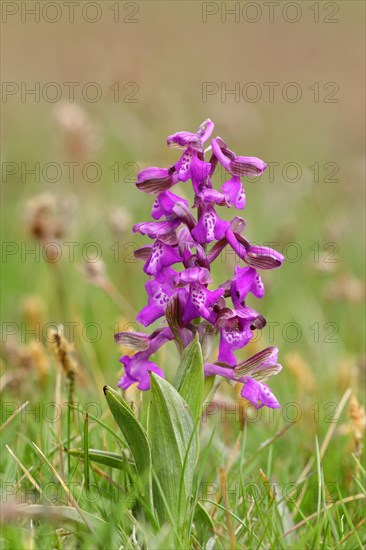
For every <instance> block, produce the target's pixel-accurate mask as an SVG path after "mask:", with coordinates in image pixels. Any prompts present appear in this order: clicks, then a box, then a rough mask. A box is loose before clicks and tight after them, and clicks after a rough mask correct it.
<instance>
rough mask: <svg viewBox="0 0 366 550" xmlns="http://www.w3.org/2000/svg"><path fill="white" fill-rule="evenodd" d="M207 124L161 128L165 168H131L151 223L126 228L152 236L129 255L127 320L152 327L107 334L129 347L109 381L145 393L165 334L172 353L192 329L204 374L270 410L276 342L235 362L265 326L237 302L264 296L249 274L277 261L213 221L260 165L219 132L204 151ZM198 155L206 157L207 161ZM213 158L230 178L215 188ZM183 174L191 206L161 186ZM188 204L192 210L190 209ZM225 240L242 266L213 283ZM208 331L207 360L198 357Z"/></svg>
mask: <svg viewBox="0 0 366 550" xmlns="http://www.w3.org/2000/svg"><path fill="white" fill-rule="evenodd" d="M213 128H214V124H213V122H212V121H211V120H210V119H207V120H205V121H204V122H203V123H202V124H201V126H200V127H199V128H198V130H197V132H195V133H194V132H187V131H181V132H176V133H174V134H171V135H170V136H169V137H168V139H167V143H168V146H169V147H178V148H182V149H183V151H182V153H181V156H180V158H179V159H177V160H176V162H175V163H174V164H173V165H172V166H170V167H169V168H156V167H151V168H146V169H145V170H142V171H141V172H140V173H139V174H138V178H137V183H136V185H137V187H138V189H140V190H141V191H143V192H145V193H148V194H154V195H156V196H155V200H154V203H153V207H152V211H151V217H152V219H153V221H147V222H140V223H137V224H136V225H135V226H134V227H133V231H134V232H135V233H140V234H142V235H146V236H147V237H149V238H150V239H152V244H149V245H146V246H142V247H141V248H139V249H138V250H136V251H135V252H134V254H135V257H136V258H138V259H141V260H143V261H144V267H143V270H144V272H145V273H146V275H147V276H148V280H147V281H146V284H145V289H146V294H147V304H146V305H145V306H144V307H143V308H142V309H141V311H140V312H139V313H138V315H137V317H136V319H137V321H138V322H139V323H141V325H143V326H145V327H147V326H150V325H152V324H153V323H155V322H158V325H157V326H158V327H159V328H158V329H157V330H155V331H154V332H153V333H152V334H151V335H150V336H149V335H147V334H145V333H143V332H138V331H136V332H133V333H131V332H124V333H119V334H118V335H116V337H115V340H116V342H117V343H121V344H123V345H125V346H128V347H130V348H132V349H133V350H134V352H135V354H134V355H132V356H130V355H124V356H123V357H122V358H121V363H122V364H123V365H124V374H123V376H122V378H121V380H120V382H119V386H120V387H121V388H122V389H127V388H128V387H129V386H130V385H132V384H137V385H138V388H139V389H141V390H147V389H149V387H150V372H155V373H156V374H158V375H159V376H162V377H163V376H164V372H163V370H162V369H161V368H160V366H159V365H158V364H157V363H155V362H154V357H153V356H154V353H155V352H156V351H157V350H158V349H159V348H160V347H161V346H162V345H164V344H165V343H166V342H168V341H169V340H174V341H175V343H176V345H177V348H178V349H179V350H180V352H182V351H183V350H184V348H185V347H186V346H187V345H189V343H190V342H191V341H192V340H193V338H194V337H195V335H198V338H199V339H200V343H201V347H202V352H203V357H204V361H205V365H204V372H205V375H206V376H212V375H215V376H220V377H223V378H227V379H229V380H232V381H235V382H238V383H239V384H242V389H241V395H242V397H243V398H245V399H247V400H249V402H250V403H251V404H252V405H253V407H255V408H261V407H263V406H267V407H271V408H277V407H278V406H279V403H278V401H277V399H276V397H275V396H274V395H273V393H272V392H271V390H270V389H269V388H268V386H267V385H266V384H265V383H264V381H265V380H267V378H269V377H270V376H273V375H276V374H278V373H279V372H280V370H281V369H282V367H281V365H280V364H279V363H278V362H277V361H278V350H277V348H274V347H269V348H266V349H264V350H262V351H260V352H259V353H257V354H255V355H253V356H252V357H249V358H246V359H244V360H243V359H242V355H241V354H242V353H243V352H242V349H243V348H244V347H245V346H246V345H247V344H248V343H249V342H250V341H251V340H252V338H253V336H254V333H255V331H256V330H261V329H262V328H263V327H264V326H265V324H266V319H265V318H264V317H263V315H261V313H259V312H258V311H256V310H255V309H253V308H251V307H249V306H248V304H247V303H246V302H247V298H248V296H249V295H252V297H251V299H260V298H262V297H263V295H264V286H263V282H262V279H261V277H260V275H259V273H258V271H257V270H260V269H265V270H268V269H275V268H277V267H280V266H281V264H282V262H283V261H284V257H283V256H282V254H280V253H278V252H276V251H274V250H272V249H270V248H269V247H261V246H257V245H253V244H251V243H250V242H249V241H248V240H247V239H246V237H245V236H244V235H243V234H244V231H245V229H246V222H245V220H244V219H243V218H241V217H239V216H234V217H233V218H232V219H231V221H226V219H222V217H221V212H224V209H225V210H226V209H227V208H231V207H234V208H237V209H243V208H244V207H245V206H246V196H245V189H244V187H243V183H242V180H241V178H242V177H243V176H252V175H256V176H258V175H260V174H261V173H262V172H263V171H264V170H265V168H266V164H265V163H264V162H263V161H262V160H260V159H258V158H256V157H244V156H238V155H236V154H235V153H234V152H233V151H231V150H230V149H229V148H228V147H227V145H226V143H225V142H224V141H223V140H222V139H221V138H215V139H213V140H211V145H210V146H208V147H206V145H205V143H206V141H207V140H208V139H209V138H211V134H212V132H213ZM205 147H206V149H205ZM208 151H212V154H211V157H210V159H209V160H208V161H207V160H206V158H205V154H206V153H207V152H208ZM219 163H220V164H222V165H223V166H224V168H225V169H226V170H227V171H228V172H229V174H230V177H229V179H228V180H227V181H225V182H224V183H223V184H222V186H221V188H220V189H216V188H215V186H214V184H213V182H214V181H215V180H214V179H212V180H211V177H212V176H213V175H214V173H215V170H216V168H217V166H218V164H219ZM189 180H190V181H191V185H192V190H193V194H194V202H193V206H192V208H190V207H189V204H188V201H187V200H186V199H184V198H182V197H181V196H179V194H175V193H172V191H171V190H170V188H171V187H172V186H173V185H176V184H178V185H179V187H184V186H186V185H187V182H188V181H189ZM192 209H196V214H194V212H193V211H192ZM219 212H220V215H219ZM223 216H224V217H225V215H223ZM227 246H228V247H231V249H232V250H233V251H234V253H235V259H236V260H242V261H243V262H245V264H244V265H243V266H242V265H237V266H236V267H235V273H234V274H233V275H232V276H231V278H230V279H229V280H227V281H226V282H224V283H223V284H219V285H218V286H217V284H216V285H215V281H214V278H213V277H212V274H211V266H212V264H213V262H214V261H215V260H216V259H217V258H218V257H219V256H220V255H221V253H222V252H223V251H224V249H225V248H226V247H227ZM228 252H230V251H228ZM222 260H223V261H224V258H223V257H222ZM173 266H174V267H173ZM224 269H225V270H226V269H227V266H225V267H224ZM220 271H221V270H220ZM229 300H230V302H231V303H229ZM231 304H232V306H231ZM217 337H219V348H218V354H217V361H216V362H215V363H207V362H206V361H207V359H208V357H209V354H210V353H211V352H212V350H213V346H214V340H215V338H217Z"/></svg>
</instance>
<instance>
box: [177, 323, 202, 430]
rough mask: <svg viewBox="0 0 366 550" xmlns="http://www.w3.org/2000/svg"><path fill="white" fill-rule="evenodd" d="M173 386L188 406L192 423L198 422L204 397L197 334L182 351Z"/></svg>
mask: <svg viewBox="0 0 366 550" xmlns="http://www.w3.org/2000/svg"><path fill="white" fill-rule="evenodd" d="M174 386H175V388H176V389H177V390H178V392H179V394H180V395H181V396H182V397H183V399H184V400H185V401H186V403H187V404H188V406H189V408H190V411H191V413H192V417H193V420H194V422H195V423H196V422H198V419H199V418H200V416H201V413H202V402H203V395H204V393H203V390H204V375H203V358H202V351H201V346H200V343H199V341H198V334H197V335H196V338H195V339H194V340H193V342H191V343H190V344H189V346H187V347H186V348H185V350H184V353H183V357H182V362H181V364H180V365H179V368H178V372H177V376H176V379H175V383H174Z"/></svg>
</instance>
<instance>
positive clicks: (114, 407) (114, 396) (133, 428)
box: [103, 386, 151, 487]
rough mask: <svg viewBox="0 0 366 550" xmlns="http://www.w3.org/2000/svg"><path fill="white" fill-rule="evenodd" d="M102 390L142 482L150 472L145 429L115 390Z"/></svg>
mask: <svg viewBox="0 0 366 550" xmlns="http://www.w3.org/2000/svg"><path fill="white" fill-rule="evenodd" d="M103 391H104V395H105V396H106V399H107V403H108V406H109V408H110V410H111V413H112V414H113V416H114V418H115V420H116V422H117V424H118V426H119V427H120V429H121V431H122V433H123V435H124V437H125V439H126V441H127V444H128V446H129V448H130V450H131V453H132V456H133V458H134V461H135V464H136V469H137V473H138V475H139V478H140V480H141V481H142V482H144V481H146V480H147V479H149V476H150V473H151V451H150V446H149V443H148V441H147V437H146V433H145V430H144V428H143V427H142V426H141V424H140V422H139V421H138V420H137V418H136V417H135V415H134V414H133V412H132V410H131V409H130V407H129V406H128V404H127V403H126V401H125V400H124V399H123V398H122V397H121V396H120V395H119V394H118V393H117V392H116V391H115V390H113V389H112V388H110V387H109V386H104V388H103ZM149 487H150V481H149Z"/></svg>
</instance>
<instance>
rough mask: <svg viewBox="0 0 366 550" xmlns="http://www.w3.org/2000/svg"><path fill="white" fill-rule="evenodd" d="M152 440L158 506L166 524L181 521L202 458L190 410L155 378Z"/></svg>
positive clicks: (152, 387) (151, 400) (153, 383)
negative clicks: (170, 521) (198, 462)
mask: <svg viewBox="0 0 366 550" xmlns="http://www.w3.org/2000/svg"><path fill="white" fill-rule="evenodd" d="M148 436H149V441H150V445H151V456H152V467H153V473H154V481H153V491H154V504H155V507H156V511H157V514H158V517H159V520H160V521H161V522H162V523H163V522H165V521H167V520H168V519H170V520H174V521H178V522H179V521H180V518H182V517H183V516H184V513H185V507H186V506H187V505H188V502H189V498H190V496H191V492H192V483H193V472H194V468H195V464H196V461H197V457H198V447H197V442H196V437H195V426H194V422H193V419H192V415H191V413H190V411H189V407H188V405H187V403H186V402H185V401H184V399H183V398H182V397H181V396H180V395H179V393H178V392H177V391H176V390H175V389H174V387H173V386H172V385H171V384H169V382H167V381H166V380H163V379H162V378H160V377H159V376H156V375H155V374H154V373H152V374H151V392H150V410H149V419H148Z"/></svg>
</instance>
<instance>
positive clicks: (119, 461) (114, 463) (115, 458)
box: [67, 449, 126, 470]
mask: <svg viewBox="0 0 366 550" xmlns="http://www.w3.org/2000/svg"><path fill="white" fill-rule="evenodd" d="M67 452H68V454H69V455H71V456H77V457H79V458H81V459H82V460H84V459H85V450H84V451H83V450H81V449H68V451H67ZM88 457H89V460H90V461H91V462H97V463H98V464H103V465H104V466H109V468H117V470H125V469H126V461H125V460H124V459H123V458H122V456H121V455H120V454H118V453H111V452H109V451H101V450H99V449H89V451H88Z"/></svg>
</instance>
